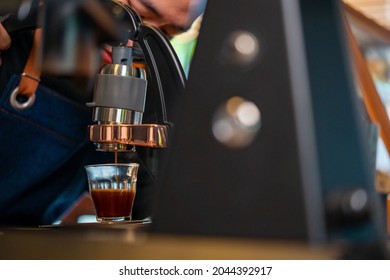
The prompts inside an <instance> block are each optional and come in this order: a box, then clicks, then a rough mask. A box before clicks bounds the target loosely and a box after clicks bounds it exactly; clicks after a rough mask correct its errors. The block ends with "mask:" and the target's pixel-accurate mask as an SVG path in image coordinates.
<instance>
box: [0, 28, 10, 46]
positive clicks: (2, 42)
mask: <svg viewBox="0 0 390 280" xmlns="http://www.w3.org/2000/svg"><path fill="white" fill-rule="evenodd" d="M10 46H11V38H10V36H9V35H8V32H7V31H6V30H5V29H4V27H3V25H2V24H1V23H0V51H4V50H6V49H8V48H9V47H10Z"/></svg>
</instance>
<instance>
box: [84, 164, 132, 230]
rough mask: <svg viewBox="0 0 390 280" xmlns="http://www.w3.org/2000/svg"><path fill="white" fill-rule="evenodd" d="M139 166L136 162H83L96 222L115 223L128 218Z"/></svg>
mask: <svg viewBox="0 0 390 280" xmlns="http://www.w3.org/2000/svg"><path fill="white" fill-rule="evenodd" d="M138 167H139V164H138V163H129V164H125V163H118V164H96V165H88V166H85V170H86V171H87V177H88V184H89V192H90V194H91V198H92V201H93V204H94V207H95V211H96V220H97V221H98V222H102V223H115V222H124V221H130V220H131V212H132V210H133V203H134V199H135V194H136V189H137V174H138Z"/></svg>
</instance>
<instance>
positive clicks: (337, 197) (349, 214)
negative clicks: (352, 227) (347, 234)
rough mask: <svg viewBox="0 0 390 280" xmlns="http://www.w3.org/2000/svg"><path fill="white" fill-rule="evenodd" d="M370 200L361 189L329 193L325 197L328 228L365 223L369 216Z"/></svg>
mask: <svg viewBox="0 0 390 280" xmlns="http://www.w3.org/2000/svg"><path fill="white" fill-rule="evenodd" d="M370 204H371V203H370V198H369V195H368V193H367V191H366V190H364V189H363V188H354V189H348V190H343V191H334V192H330V193H329V194H327V195H326V196H325V211H326V221H327V225H328V227H339V226H341V225H343V226H345V225H347V224H353V223H359V222H362V221H365V220H366V219H367V218H369V216H370Z"/></svg>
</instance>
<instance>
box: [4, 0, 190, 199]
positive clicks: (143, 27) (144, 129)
mask: <svg viewBox="0 0 390 280" xmlns="http://www.w3.org/2000/svg"><path fill="white" fill-rule="evenodd" d="M30 2H31V5H30V6H31V9H30V10H31V11H30V12H29V16H28V17H26V20H24V21H25V22H26V21H27V18H28V19H29V22H32V23H33V24H36V25H38V26H39V25H41V26H43V27H44V28H43V30H42V32H43V36H42V50H41V55H42V57H41V60H42V67H41V68H42V72H44V73H47V74H50V75H54V76H62V77H64V76H65V77H70V78H72V79H75V78H76V79H77V78H80V80H84V81H85V80H87V81H89V83H91V81H92V82H94V84H95V86H94V93H93V98H92V102H90V103H88V104H87V106H89V107H92V121H93V124H92V125H90V126H89V127H88V134H89V139H90V141H92V142H93V143H94V144H95V146H96V150H97V151H101V152H108V153H115V160H116V159H117V153H118V152H121V155H120V156H119V157H120V159H121V160H123V161H126V162H130V161H131V162H138V163H139V164H140V170H139V180H138V183H139V184H145V185H148V186H149V185H154V184H155V182H156V180H157V178H158V176H159V175H158V173H159V170H160V167H161V166H162V164H161V161H162V156H163V155H162V154H163V153H164V152H163V150H166V149H164V148H166V147H167V146H168V144H169V138H170V133H171V132H172V129H173V121H172V120H173V117H174V111H175V109H176V108H177V104H175V103H176V102H177V101H178V100H179V99H180V96H181V95H182V93H183V91H184V86H185V81H186V77H185V74H184V71H183V69H182V67H181V64H180V61H179V60H178V58H177V56H176V53H175V51H174V50H173V48H172V46H171V44H170V43H169V41H168V39H167V37H166V36H165V35H164V34H163V33H162V32H161V31H160V30H158V29H157V28H154V27H152V26H150V25H147V24H145V23H143V21H142V19H141V17H140V16H139V15H138V14H137V12H136V11H134V10H133V9H132V8H131V7H129V6H127V5H125V4H123V3H121V2H118V1H116V0H113V1H111V0H99V1H96V0H46V1H45V2H44V4H43V5H42V4H40V3H39V1H38V0H31V1H30ZM37 11H38V12H37ZM14 14H16V13H14ZM10 23H11V21H8V22H7V24H10ZM18 25H19V26H21V23H20V22H19V23H18ZM10 28H11V27H10ZM15 28H17V27H15ZM103 45H109V46H110V47H111V48H112V63H110V64H106V65H104V66H103V67H101V65H100V64H99V62H100V57H101V47H102V46H103ZM99 68H100V73H99ZM96 73H99V74H97V75H96ZM89 100H91V99H89ZM112 159H113V160H114V154H113V157H112ZM143 177H144V178H143ZM146 189H148V190H147V191H146ZM140 191H141V192H142V191H145V192H151V194H147V195H146V196H149V197H150V196H153V192H154V191H153V190H151V189H150V188H144V187H142V188H140ZM139 203H141V204H143V203H142V202H139Z"/></svg>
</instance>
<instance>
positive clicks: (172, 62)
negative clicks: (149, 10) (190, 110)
mask: <svg viewBox="0 0 390 280" xmlns="http://www.w3.org/2000/svg"><path fill="white" fill-rule="evenodd" d="M113 5H115V7H116V9H117V8H118V7H119V8H121V9H122V14H123V13H124V14H125V21H126V22H127V25H128V26H129V38H128V39H129V40H131V41H132V42H133V44H132V46H131V47H128V46H124V45H126V44H125V43H120V44H119V45H117V46H113V47H112V64H107V65H105V66H103V68H102V70H101V72H100V74H98V75H97V78H96V83H95V90H94V97H93V101H92V102H91V103H89V104H88V106H92V107H93V121H94V122H95V124H93V125H91V126H89V136H90V140H91V141H92V142H94V143H95V145H96V149H97V150H99V151H110V152H126V151H131V150H133V148H134V146H141V147H148V148H165V147H167V145H168V138H169V131H170V130H171V128H172V123H171V122H169V121H168V119H167V116H168V115H172V113H173V112H172V111H173V107H174V105H173V103H174V102H175V101H177V100H178V99H179V95H181V93H182V92H183V90H184V84H185V75H184V72H183V70H182V68H181V65H180V62H179V60H178V58H177V56H176V54H175V52H174V50H173V48H172V46H171V45H170V43H169V41H168V39H167V38H166V37H165V36H164V35H163V34H162V33H161V32H160V31H159V30H157V29H156V28H154V27H152V26H148V25H145V24H143V22H142V20H141V19H140V17H139V16H138V15H137V14H136V12H135V11H133V10H132V9H131V8H129V7H128V6H126V5H124V4H122V3H119V2H113ZM122 17H123V15H122ZM122 21H124V20H123V19H122ZM126 43H127V42H126ZM134 65H137V66H134Z"/></svg>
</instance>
